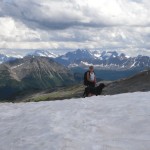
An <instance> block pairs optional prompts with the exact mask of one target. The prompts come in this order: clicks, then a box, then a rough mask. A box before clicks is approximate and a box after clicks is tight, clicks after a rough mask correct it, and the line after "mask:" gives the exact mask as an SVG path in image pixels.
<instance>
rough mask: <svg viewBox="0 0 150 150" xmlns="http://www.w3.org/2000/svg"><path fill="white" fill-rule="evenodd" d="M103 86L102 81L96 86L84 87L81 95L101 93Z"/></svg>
mask: <svg viewBox="0 0 150 150" xmlns="http://www.w3.org/2000/svg"><path fill="white" fill-rule="evenodd" d="M104 87H105V84H104V83H100V84H99V86H97V87H90V86H88V87H86V88H85V90H84V94H83V97H88V96H92V95H96V96H97V95H101V93H102V90H103V88H104Z"/></svg>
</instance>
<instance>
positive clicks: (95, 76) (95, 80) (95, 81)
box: [94, 76, 96, 84]
mask: <svg viewBox="0 0 150 150" xmlns="http://www.w3.org/2000/svg"><path fill="white" fill-rule="evenodd" d="M94 82H95V84H96V76H95V77H94Z"/></svg>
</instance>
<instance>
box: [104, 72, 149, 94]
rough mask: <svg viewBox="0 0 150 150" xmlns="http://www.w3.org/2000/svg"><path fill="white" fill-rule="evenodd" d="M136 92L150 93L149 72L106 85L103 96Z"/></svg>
mask: <svg viewBox="0 0 150 150" xmlns="http://www.w3.org/2000/svg"><path fill="white" fill-rule="evenodd" d="M137 91H150V70H148V71H144V72H141V73H139V74H137V75H135V76H132V77H130V78H126V79H122V80H118V81H115V82H112V83H111V84H108V85H107V87H106V88H105V89H104V92H103V94H104V95H113V94H120V93H128V92H137Z"/></svg>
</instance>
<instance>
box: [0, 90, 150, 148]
mask: <svg viewBox="0 0 150 150" xmlns="http://www.w3.org/2000/svg"><path fill="white" fill-rule="evenodd" d="M149 96H150V92H145V93H142V92H137V93H132V94H131V93H128V94H120V95H114V96H97V97H96V96H94V97H90V98H85V99H82V98H81V99H72V100H64V101H55V102H53V101H51V102H39V103H18V104H11V103H2V104H0V120H1V121H0V135H1V136H0V149H1V150H11V149H12V150H27V149H28V150H35V149H36V150H48V149H50V150H62V149H64V150H101V149H102V150H104V149H107V150H123V149H124V150H149V149H150V101H149Z"/></svg>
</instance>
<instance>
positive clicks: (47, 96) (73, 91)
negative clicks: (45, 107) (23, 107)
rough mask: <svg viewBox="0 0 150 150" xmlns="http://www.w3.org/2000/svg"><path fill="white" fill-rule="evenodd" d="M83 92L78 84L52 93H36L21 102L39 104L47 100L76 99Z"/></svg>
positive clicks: (81, 86) (82, 88) (82, 87)
mask: <svg viewBox="0 0 150 150" xmlns="http://www.w3.org/2000/svg"><path fill="white" fill-rule="evenodd" d="M83 91H84V86H83V85H82V84H78V85H74V86H71V87H67V88H60V89H58V90H56V91H53V92H48V91H47V92H41V93H37V94H34V95H31V96H29V97H25V98H23V99H22V100H21V101H24V102H29V101H34V102H39V101H47V100H62V99H70V98H78V97H81V96H82V94H83ZM19 101H20V100H19Z"/></svg>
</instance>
